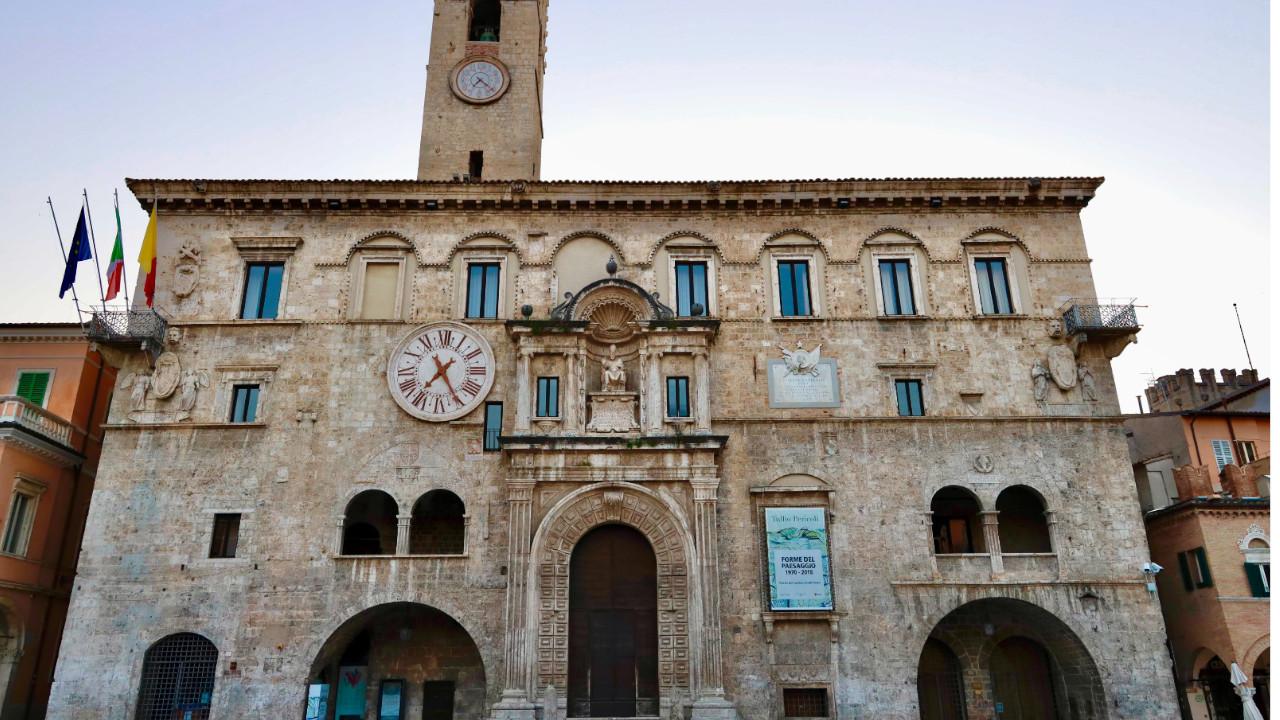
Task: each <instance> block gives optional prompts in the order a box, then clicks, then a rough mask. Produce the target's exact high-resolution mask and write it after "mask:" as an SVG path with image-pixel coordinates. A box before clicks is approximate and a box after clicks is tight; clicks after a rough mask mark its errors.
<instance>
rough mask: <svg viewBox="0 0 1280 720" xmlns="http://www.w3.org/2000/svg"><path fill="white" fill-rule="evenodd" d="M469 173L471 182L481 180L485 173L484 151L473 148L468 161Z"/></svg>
mask: <svg viewBox="0 0 1280 720" xmlns="http://www.w3.org/2000/svg"><path fill="white" fill-rule="evenodd" d="M467 170H468V172H467V174H468V175H470V176H471V182H480V180H481V178H482V177H483V175H484V151H483V150H472V151H471V157H470V158H469V162H468V163H467Z"/></svg>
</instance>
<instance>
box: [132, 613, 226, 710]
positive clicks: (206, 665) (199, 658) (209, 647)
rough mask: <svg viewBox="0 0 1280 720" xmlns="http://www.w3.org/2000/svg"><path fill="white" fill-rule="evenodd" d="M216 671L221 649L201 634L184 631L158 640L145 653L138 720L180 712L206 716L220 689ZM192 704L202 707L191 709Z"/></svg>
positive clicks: (141, 673) (138, 699)
mask: <svg viewBox="0 0 1280 720" xmlns="http://www.w3.org/2000/svg"><path fill="white" fill-rule="evenodd" d="M217 670H218V647H217V646H216V645H214V643H213V641H212V640H210V639H209V638H207V637H205V636H204V635H201V634H200V633H195V632H190V631H181V632H175V633H171V634H168V635H165V636H164V637H162V638H160V639H159V640H156V641H155V642H153V643H151V644H150V645H149V646H148V647H147V650H146V652H145V653H143V657H142V671H141V672H140V673H139V674H138V695H137V703H136V708H135V712H136V717H138V718H161V717H166V718H167V717H174V716H175V715H174V713H175V712H176V711H178V710H179V709H184V710H192V709H202V710H204V711H205V713H207V712H208V710H209V707H210V706H211V705H212V699H213V693H214V692H215V689H216V685H217ZM193 703H196V704H198V706H199V707H198V708H192V707H191V704H193ZM188 715H190V713H188ZM204 717H207V714H206V715H204Z"/></svg>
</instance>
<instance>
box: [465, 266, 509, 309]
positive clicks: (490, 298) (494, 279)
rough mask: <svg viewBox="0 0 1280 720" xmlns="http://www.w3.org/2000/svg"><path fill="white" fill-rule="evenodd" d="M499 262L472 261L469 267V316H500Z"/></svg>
mask: <svg viewBox="0 0 1280 720" xmlns="http://www.w3.org/2000/svg"><path fill="white" fill-rule="evenodd" d="M501 274H502V268H501V267H500V266H499V265H498V263H472V264H471V265H469V266H468V269H467V317H469V318H496V317H498V290H499V288H500V287H501V286H500V285H499V284H498V282H499V277H500V275H501Z"/></svg>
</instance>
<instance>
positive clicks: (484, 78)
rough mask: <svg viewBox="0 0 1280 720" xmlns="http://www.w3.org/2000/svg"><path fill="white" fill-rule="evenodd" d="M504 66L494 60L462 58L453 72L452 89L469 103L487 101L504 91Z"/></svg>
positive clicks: (505, 83) (505, 81)
mask: <svg viewBox="0 0 1280 720" xmlns="http://www.w3.org/2000/svg"><path fill="white" fill-rule="evenodd" d="M507 78H508V76H507V71H506V68H504V67H502V66H501V65H500V64H498V62H497V61H496V60H464V61H462V64H461V65H459V66H458V68H457V69H456V70H454V72H453V91H454V92H455V93H457V95H458V97H460V98H462V99H463V100H466V101H467V102H470V103H488V102H493V101H494V100H497V99H498V98H499V97H500V96H501V95H502V93H504V92H506V90H507V85H508V80H507Z"/></svg>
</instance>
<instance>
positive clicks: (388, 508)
mask: <svg viewBox="0 0 1280 720" xmlns="http://www.w3.org/2000/svg"><path fill="white" fill-rule="evenodd" d="M399 515H400V503H398V502H396V499H395V498H394V497H392V496H391V494H390V493H388V492H387V491H385V490H379V489H376V488H368V489H365V490H364V491H362V492H359V493H356V494H355V495H354V496H352V497H351V498H350V499H349V500H348V501H347V504H346V505H345V506H344V507H343V511H342V544H341V547H340V548H339V552H340V553H341V554H343V555H394V554H395V552H396V540H397V537H396V536H397V531H398V524H399V523H398V517H399ZM375 545H376V547H375Z"/></svg>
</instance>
